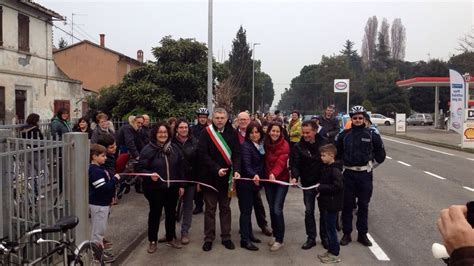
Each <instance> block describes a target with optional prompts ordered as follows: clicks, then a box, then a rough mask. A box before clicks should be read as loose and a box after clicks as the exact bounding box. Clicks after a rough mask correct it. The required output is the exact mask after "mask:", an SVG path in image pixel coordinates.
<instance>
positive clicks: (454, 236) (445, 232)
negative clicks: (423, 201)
mask: <svg viewBox="0 0 474 266" xmlns="http://www.w3.org/2000/svg"><path fill="white" fill-rule="evenodd" d="M437 225H438V229H439V232H440V233H441V236H442V237H443V242H444V246H445V247H446V250H447V251H448V254H449V255H450V258H449V265H454V266H458V265H474V228H473V226H474V201H471V202H468V203H467V204H466V205H465V206H464V205H452V206H450V207H449V208H447V209H443V210H441V213H440V215H439V218H438V221H437Z"/></svg>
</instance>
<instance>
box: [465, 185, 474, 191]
mask: <svg viewBox="0 0 474 266" xmlns="http://www.w3.org/2000/svg"><path fill="white" fill-rule="evenodd" d="M463 188H465V189H467V190H469V191H472V192H474V188H470V187H466V186H463Z"/></svg>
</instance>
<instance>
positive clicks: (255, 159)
mask: <svg viewBox="0 0 474 266" xmlns="http://www.w3.org/2000/svg"><path fill="white" fill-rule="evenodd" d="M263 136H264V133H263V129H262V126H261V125H260V124H259V123H257V122H251V123H250V124H249V125H248V127H247V130H246V133H245V141H244V143H242V147H241V156H242V165H241V169H242V177H243V178H250V179H253V180H254V181H253V182H252V181H246V180H237V181H236V190H237V197H238V199H239V209H240V219H239V225H240V246H241V247H242V248H245V249H248V250H252V251H256V250H258V247H257V246H255V245H254V244H253V243H252V242H254V243H260V242H261V241H260V240H259V239H257V238H255V236H254V235H253V233H252V222H251V214H252V208H253V204H254V200H255V198H256V197H257V193H259V189H260V187H259V182H258V181H259V180H260V178H263V177H264V175H265V168H264V167H265V166H264V165H265V163H264V155H265V151H264V148H263Z"/></svg>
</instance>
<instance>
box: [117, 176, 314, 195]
mask: <svg viewBox="0 0 474 266" xmlns="http://www.w3.org/2000/svg"><path fill="white" fill-rule="evenodd" d="M117 175H119V176H153V175H157V176H158V179H159V180H160V181H162V182H170V183H193V184H198V185H201V186H205V187H208V188H210V189H212V190H214V191H216V192H219V191H218V190H217V189H216V188H215V187H213V186H211V185H208V184H206V183H202V182H198V181H193V180H164V179H163V178H162V177H161V176H159V175H158V174H156V173H117ZM233 180H236V181H247V182H248V181H252V182H253V181H254V180H253V179H251V178H234V179H233ZM258 181H259V182H268V183H275V184H279V185H283V186H289V187H294V186H296V187H297V188H299V189H302V190H310V189H315V188H317V187H319V183H318V184H316V185H312V186H309V187H303V186H301V185H300V184H296V185H293V184H291V183H288V182H284V181H279V180H269V179H259V180H258Z"/></svg>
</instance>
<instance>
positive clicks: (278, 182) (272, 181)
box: [234, 177, 319, 190]
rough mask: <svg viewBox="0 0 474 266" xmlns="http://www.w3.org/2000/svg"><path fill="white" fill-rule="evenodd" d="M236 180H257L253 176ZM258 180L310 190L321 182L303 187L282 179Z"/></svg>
mask: <svg viewBox="0 0 474 266" xmlns="http://www.w3.org/2000/svg"><path fill="white" fill-rule="evenodd" d="M234 180H243V181H253V182H254V181H255V180H253V179H251V178H242V177H241V178H234ZM258 182H267V183H274V184H278V185H282V186H296V187H297V188H299V189H302V190H309V189H314V188H317V187H319V183H318V184H316V185H312V186H309V187H303V186H302V185H300V184H296V185H293V184H292V183H289V182H285V181H280V180H270V179H259V180H258Z"/></svg>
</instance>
